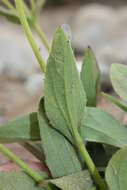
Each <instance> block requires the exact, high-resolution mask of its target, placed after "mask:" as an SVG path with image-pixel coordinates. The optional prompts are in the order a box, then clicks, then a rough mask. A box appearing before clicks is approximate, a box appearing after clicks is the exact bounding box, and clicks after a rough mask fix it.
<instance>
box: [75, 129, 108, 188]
mask: <svg viewBox="0 0 127 190" xmlns="http://www.w3.org/2000/svg"><path fill="white" fill-rule="evenodd" d="M73 135H74V138H75V142H76V144H77V147H78V149H79V152H80V154H81V156H82V158H83V159H84V161H85V163H86V164H87V166H88V168H89V170H90V172H91V174H92V176H93V178H94V180H95V182H96V184H97V185H98V187H99V188H100V190H107V188H106V185H105V182H104V180H103V179H102V178H101V176H100V174H99V172H98V170H97V168H96V166H95V164H94V163H93V161H92V159H91V157H90V155H89V153H88V151H87V149H86V147H85V145H84V143H83V140H82V138H81V137H80V135H79V133H78V130H77V128H74V129H73Z"/></svg>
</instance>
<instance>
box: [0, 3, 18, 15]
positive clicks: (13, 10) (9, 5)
mask: <svg viewBox="0 0 127 190" xmlns="http://www.w3.org/2000/svg"><path fill="white" fill-rule="evenodd" d="M1 1H2V2H3V3H4V5H6V6H7V7H8V8H9V9H10V10H11V12H12V13H14V14H16V9H15V8H14V7H13V5H12V4H11V3H10V2H9V1H8V0H1Z"/></svg>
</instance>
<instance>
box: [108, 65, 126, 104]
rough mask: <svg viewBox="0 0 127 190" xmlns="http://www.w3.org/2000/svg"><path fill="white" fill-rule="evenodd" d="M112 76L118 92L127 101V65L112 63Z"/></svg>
mask: <svg viewBox="0 0 127 190" xmlns="http://www.w3.org/2000/svg"><path fill="white" fill-rule="evenodd" d="M110 76H111V81H112V85H113V87H114V90H115V91H116V93H117V94H118V95H119V96H120V97H121V98H122V99H123V100H124V101H127V66H126V65H122V64H112V66H111V70H110Z"/></svg>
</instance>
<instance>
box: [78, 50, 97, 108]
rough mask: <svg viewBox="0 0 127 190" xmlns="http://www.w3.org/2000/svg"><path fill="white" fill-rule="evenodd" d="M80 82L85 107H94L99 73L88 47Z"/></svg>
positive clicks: (93, 56)
mask: <svg viewBox="0 0 127 190" xmlns="http://www.w3.org/2000/svg"><path fill="white" fill-rule="evenodd" d="M81 80H82V83H83V87H84V90H85V92H86V96H87V106H91V107H96V104H97V98H98V92H99V86H100V71H99V67H98V65H97V61H96V58H95V55H94V53H93V51H92V49H91V48H89V47H88V48H87V49H86V52H85V56H84V59H83V65H82V70H81Z"/></svg>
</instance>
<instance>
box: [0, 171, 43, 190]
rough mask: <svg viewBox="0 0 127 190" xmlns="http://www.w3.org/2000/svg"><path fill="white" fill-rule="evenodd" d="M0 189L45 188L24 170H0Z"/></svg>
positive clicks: (31, 189) (23, 189)
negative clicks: (38, 184) (39, 185)
mask: <svg viewBox="0 0 127 190" xmlns="http://www.w3.org/2000/svg"><path fill="white" fill-rule="evenodd" d="M0 190H45V189H44V188H42V187H38V186H37V184H36V183H35V182H34V180H33V179H32V178H30V177H29V176H28V175H27V174H25V173H24V172H0Z"/></svg>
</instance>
